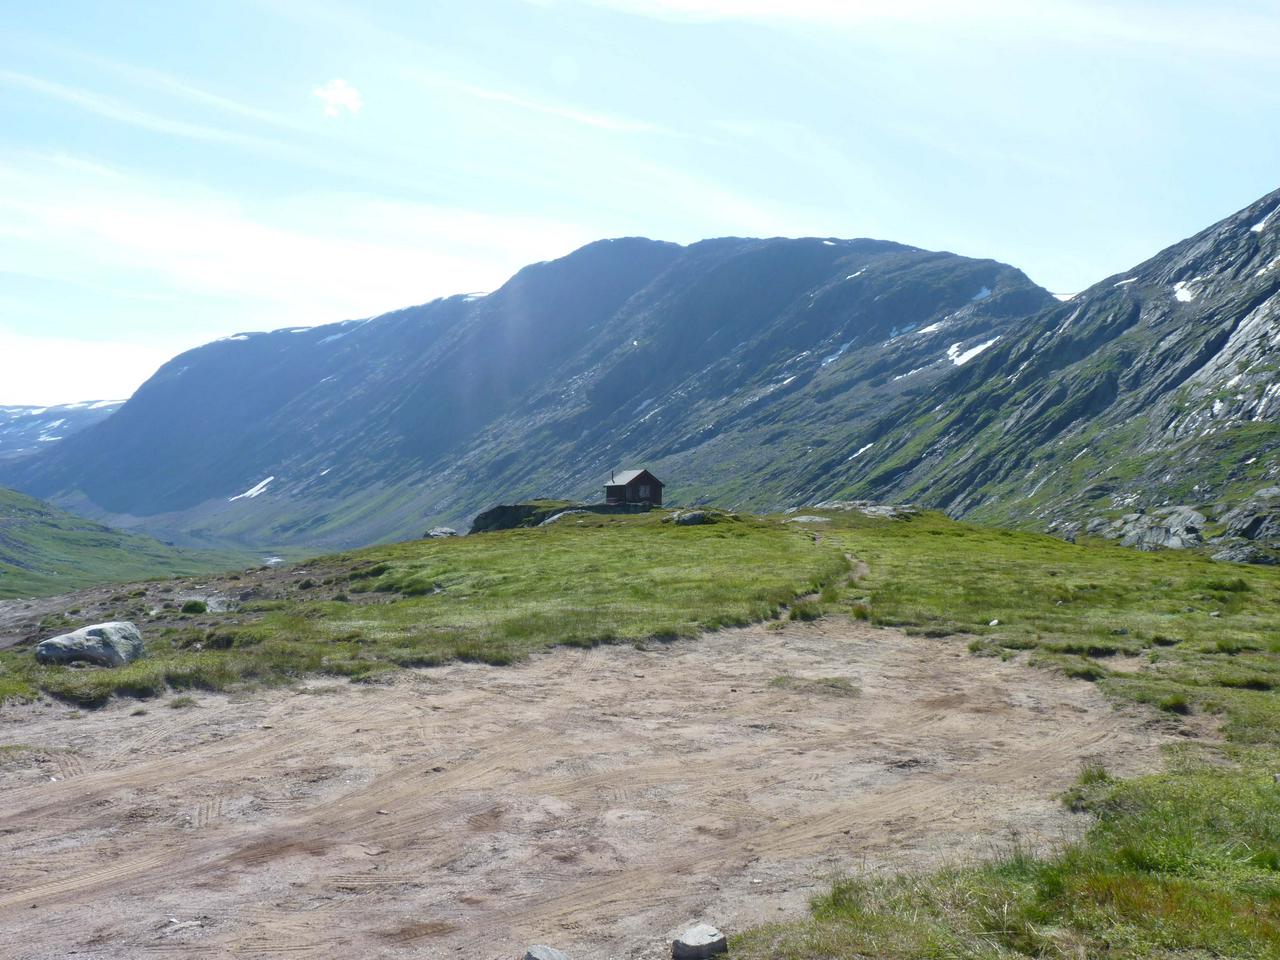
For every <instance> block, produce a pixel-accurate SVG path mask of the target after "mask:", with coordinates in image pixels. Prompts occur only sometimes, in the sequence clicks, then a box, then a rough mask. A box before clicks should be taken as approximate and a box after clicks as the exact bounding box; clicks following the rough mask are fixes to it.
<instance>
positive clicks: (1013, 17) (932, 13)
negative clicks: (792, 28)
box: [528, 0, 1280, 56]
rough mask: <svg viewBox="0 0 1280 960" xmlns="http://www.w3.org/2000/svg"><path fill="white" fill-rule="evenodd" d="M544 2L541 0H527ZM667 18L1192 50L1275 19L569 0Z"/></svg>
mask: <svg viewBox="0 0 1280 960" xmlns="http://www.w3.org/2000/svg"><path fill="white" fill-rule="evenodd" d="M528 2H532V3H544V2H547V0H528ZM571 2H577V3H584V4H587V5H590V6H596V7H604V8H608V9H612V10H617V11H620V12H624V13H629V14H635V15H638V16H644V17H650V18H656V19H662V20H672V21H694V22H699V21H701V22H709V21H725V20H737V21H743V22H754V23H761V24H771V25H787V24H790V25H811V26H820V27H828V28H849V27H863V26H867V25H870V24H874V23H877V22H881V23H894V22H898V23H911V24H919V25H920V26H922V27H924V28H926V29H928V28H931V27H937V26H940V25H943V24H945V25H947V28H948V29H953V30H954V29H958V30H960V31H961V32H965V31H981V32H983V33H986V34H990V33H991V32H992V31H997V32H998V33H999V34H1000V35H1004V36H1008V37H1011V38H1012V37H1015V36H1020V35H1021V36H1027V35H1032V36H1038V37H1042V38H1046V39H1052V40H1054V41H1057V42H1067V43H1081V42H1085V43H1090V42H1092V43H1122V44H1133V45H1137V46H1139V47H1144V48H1147V49H1159V48H1162V47H1163V48H1171V49H1177V50H1185V49H1199V50H1202V51H1205V52H1212V53H1218V54H1241V55H1252V54H1262V55H1268V56H1270V55H1273V54H1274V50H1275V48H1276V43H1277V41H1280V25H1278V23H1277V19H1276V17H1275V15H1274V10H1273V9H1268V8H1267V6H1266V5H1256V4H1249V3H1239V2H1237V3H1232V2H1229V0H1228V2H1223V3H1219V4H1212V5H1205V4H1199V5H1181V4H1173V3H1164V2H1162V3H1150V2H1136V3H1123V4H1122V3H1113V4H1099V3H1095V2H1091V0H1037V2H1035V3H1026V2H1024V0H967V2H965V3H957V2H955V0H571Z"/></svg>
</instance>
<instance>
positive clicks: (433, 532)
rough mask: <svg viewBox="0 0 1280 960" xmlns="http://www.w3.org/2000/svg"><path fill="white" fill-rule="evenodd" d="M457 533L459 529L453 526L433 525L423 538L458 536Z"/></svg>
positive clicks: (435, 538) (436, 538) (437, 538)
mask: <svg viewBox="0 0 1280 960" xmlns="http://www.w3.org/2000/svg"><path fill="white" fill-rule="evenodd" d="M457 535H458V531H457V530H455V529H453V527H432V528H431V529H430V530H428V531H427V534H426V536H425V537H423V539H424V540H439V539H440V538H442V537H456V536H457Z"/></svg>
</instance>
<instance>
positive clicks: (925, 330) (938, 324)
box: [916, 320, 942, 334]
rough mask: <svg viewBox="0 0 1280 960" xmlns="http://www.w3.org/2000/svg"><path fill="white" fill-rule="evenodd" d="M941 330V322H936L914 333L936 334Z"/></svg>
mask: <svg viewBox="0 0 1280 960" xmlns="http://www.w3.org/2000/svg"><path fill="white" fill-rule="evenodd" d="M941 329H942V321H941V320H939V321H938V322H936V323H931V324H929V325H928V326H927V327H921V328H920V329H919V330H917V331H916V333H917V334H921V333H937V332H938V331H939V330H941Z"/></svg>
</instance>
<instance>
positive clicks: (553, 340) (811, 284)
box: [3, 239, 1055, 548]
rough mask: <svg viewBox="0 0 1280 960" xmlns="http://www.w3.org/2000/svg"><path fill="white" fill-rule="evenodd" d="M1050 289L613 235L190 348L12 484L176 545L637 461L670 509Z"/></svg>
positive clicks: (946, 354)
mask: <svg viewBox="0 0 1280 960" xmlns="http://www.w3.org/2000/svg"><path fill="white" fill-rule="evenodd" d="M1054 302H1055V301H1053V299H1052V297H1050V295H1049V294H1048V293H1047V292H1045V291H1044V290H1042V289H1041V288H1039V287H1037V286H1036V285H1035V284H1033V283H1031V282H1030V281H1029V280H1028V279H1027V278H1026V277H1025V276H1024V275H1023V274H1022V273H1020V272H1019V271H1017V270H1015V269H1013V268H1012V267H1008V266H1005V265H1003V264H1000V263H996V262H994V261H989V260H971V259H967V258H964V257H958V256H955V255H952V254H947V253H932V252H928V251H923V250H918V249H915V248H911V247H905V246H901V245H898V244H893V243H885V242H880V241H872V240H852V241H844V240H840V241H837V240H817V239H808V240H743V239H722V240H710V241H705V242H702V243H698V244H694V245H692V246H689V247H681V246H677V245H675V244H668V243H658V242H654V241H649V240H642V239H625V240H614V241H603V242H600V243H594V244H591V245H589V246H587V247H584V248H583V249H581V250H579V251H577V252H575V253H573V254H571V255H569V256H568V257H565V258H563V259H561V260H557V261H553V262H550V263H543V264H537V265H534V266H531V267H527V268H525V269H524V270H522V271H520V272H519V273H518V274H516V276H515V277H513V278H512V279H511V280H510V281H509V282H508V283H507V284H505V285H504V286H503V287H502V288H501V289H499V290H497V291H495V292H494V293H491V294H489V295H487V296H474V295H473V296H459V297H451V298H448V299H445V300H438V301H435V302H433V303H429V304H426V305H424V306H420V307H414V308H410V309H407V310H403V311H399V312H397V313H392V314H388V315H386V316H382V317H376V318H373V319H371V320H365V321H351V322H348V323H343V324H334V325H330V326H325V327H316V328H310V329H300V330H292V331H289V330H286V331H276V332H274V333H266V334H243V335H238V336H236V337H231V338H228V339H226V340H222V341H218V342H215V343H211V344H208V345H206V346H204V347H201V348H199V349H197V350H192V351H189V352H188V353H185V354H183V355H181V356H179V357H177V358H175V359H174V360H172V361H171V362H170V363H168V364H166V365H165V366H164V367H163V368H161V370H160V371H158V372H157V374H156V375H155V376H154V377H153V378H152V379H151V380H149V381H148V382H147V383H146V384H144V385H143V386H142V387H141V388H140V389H139V390H138V392H137V393H136V394H135V395H134V397H133V398H132V399H131V400H130V401H129V402H128V403H127V404H126V405H125V406H124V407H123V408H121V409H120V410H119V412H117V413H116V414H114V415H113V416H111V417H110V418H109V419H107V420H106V421H105V422H103V423H100V424H98V425H97V426H94V427H92V428H90V429H87V430H85V431H83V432H81V433H79V434H76V435H74V436H71V437H68V438H67V439H65V440H64V441H61V442H60V443H58V444H57V446H56V448H55V449H52V450H49V451H47V452H43V453H41V454H40V455H38V456H36V457H33V458H28V459H25V460H23V461H19V462H17V463H16V464H12V465H9V466H7V467H5V468H4V469H3V478H4V479H5V480H7V481H9V482H10V483H12V484H13V485H15V486H18V487H19V488H21V489H23V490H26V491H28V492H32V493H35V494H37V495H41V496H46V497H51V498H53V499H55V500H56V501H57V502H59V503H61V504H62V505H64V506H70V507H71V508H73V509H76V510H78V511H80V512H83V513H87V514H89V515H91V516H94V517H97V518H100V519H107V520H109V521H110V522H112V523H114V524H116V525H120V526H125V527H133V528H138V529H143V530H147V531H148V532H152V533H156V534H159V535H163V536H165V537H166V538H169V539H175V540H178V541H180V542H186V543H238V544H244V545H253V546H272V547H282V546H289V545H300V546H307V547H314V548H319V547H340V546H349V545H354V544H360V543H367V542H371V541H376V540H383V539H390V538H397V537H404V536H412V535H417V534H420V533H421V531H422V530H423V529H425V527H426V526H428V525H431V524H433V523H438V522H449V523H460V522H463V521H465V520H466V519H467V518H469V517H470V516H471V515H473V514H474V513H476V512H477V511H479V510H480V509H482V508H484V507H486V506H488V505H490V504H491V503H493V502H494V501H495V500H510V499H514V498H519V497H527V496H533V495H562V496H568V497H589V496H598V495H599V486H600V484H601V483H602V482H603V480H604V478H605V477H606V476H607V472H608V470H609V469H610V468H612V467H625V466H634V465H639V464H643V465H645V466H648V467H650V469H652V470H653V471H654V472H655V473H657V474H658V475H659V476H660V477H662V478H663V479H664V480H666V481H667V482H668V488H667V492H668V496H669V498H670V499H672V500H673V501H676V502H679V501H686V502H687V501H690V500H693V499H701V498H712V499H717V500H721V501H723V502H732V503H739V504H741V505H744V506H768V505H771V504H776V503H781V502H785V501H787V500H789V499H791V498H792V497H793V496H800V495H802V494H803V493H805V492H806V491H811V490H815V489H818V488H819V487H821V486H824V485H825V484H826V482H827V480H828V479H829V478H831V477H832V476H833V475H834V474H836V473H837V472H838V471H839V470H840V468H841V467H842V466H843V465H845V464H849V463H854V462H856V459H857V457H858V450H859V449H860V447H861V446H862V445H863V443H864V442H865V441H864V440H863V438H864V437H865V436H866V435H867V432H868V430H869V429H870V428H871V426H872V424H874V423H876V422H877V421H878V420H879V419H880V418H881V417H882V415H883V412H884V410H885V409H886V408H888V407H889V406H890V405H895V404H900V403H902V402H904V400H905V399H906V398H908V397H911V396H919V395H922V394H923V393H925V392H927V391H928V390H929V389H930V387H931V385H933V384H935V383H937V382H939V381H940V380H941V379H943V378H944V377H946V375H947V374H948V373H950V372H952V371H955V370H957V369H961V370H963V369H966V368H967V367H968V366H969V365H971V364H974V363H976V362H978V360H979V359H980V358H981V357H982V356H983V355H984V353H983V352H984V351H987V352H990V351H991V350H994V349H997V348H998V347H999V346H1000V345H1001V344H1002V343H1004V342H1005V341H1006V340H1007V339H1009V338H1010V337H1011V336H1012V335H1013V334H1014V333H1015V332H1017V331H1018V330H1019V328H1020V327H1021V326H1022V325H1023V324H1025V323H1026V318H1027V317H1028V316H1030V315H1033V314H1035V313H1037V312H1038V311H1040V310H1043V309H1044V308H1046V307H1048V306H1049V305H1051V304H1053V303H1054Z"/></svg>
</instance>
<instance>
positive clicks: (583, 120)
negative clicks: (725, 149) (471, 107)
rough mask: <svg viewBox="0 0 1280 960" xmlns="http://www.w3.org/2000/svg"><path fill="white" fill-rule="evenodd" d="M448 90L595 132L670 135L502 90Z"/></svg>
mask: <svg viewBox="0 0 1280 960" xmlns="http://www.w3.org/2000/svg"><path fill="white" fill-rule="evenodd" d="M452 86H453V87H454V88H455V89H457V90H459V91H461V92H462V93H464V94H466V95H467V96H469V97H475V98H476V99H477V100H487V101H488V102H490V103H503V104H506V105H508V106H512V107H517V108H519V109H521V110H528V111H530V112H532V113H540V114H543V115H545V116H550V117H559V118H560V119H561V120H568V121H570V122H572V123H577V124H581V125H582V126H585V127H594V128H596V129H597V130H608V131H611V132H613V133H661V134H670V133H672V132H673V131H671V130H669V129H667V128H666V127H663V126H660V125H659V124H656V123H649V122H647V121H644V120H633V119H630V118H629V117H619V116H614V115H611V114H606V113H593V112H591V111H589V110H580V109H578V108H576V107H570V106H565V105H564V104H559V103H550V102H547V101H545V100H536V99H534V98H532V97H526V96H521V95H519V94H515V93H508V92H506V91H503V90H490V89H487V88H485V87H476V86H471V85H470V84H452Z"/></svg>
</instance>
